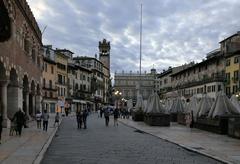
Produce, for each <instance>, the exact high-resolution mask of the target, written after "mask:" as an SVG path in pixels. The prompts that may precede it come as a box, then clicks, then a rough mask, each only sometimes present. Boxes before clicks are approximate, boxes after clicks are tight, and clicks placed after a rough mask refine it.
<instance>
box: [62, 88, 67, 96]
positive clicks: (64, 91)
mask: <svg viewBox="0 0 240 164" xmlns="http://www.w3.org/2000/svg"><path fill="white" fill-rule="evenodd" d="M65 95H66V89H65V88H63V96H65Z"/></svg>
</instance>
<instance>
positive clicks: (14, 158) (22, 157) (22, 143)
mask: <svg viewBox="0 0 240 164" xmlns="http://www.w3.org/2000/svg"><path fill="white" fill-rule="evenodd" d="M53 122H54V115H50V120H49V126H48V127H49V128H48V131H47V132H45V131H42V129H37V127H36V126H37V125H36V122H35V121H32V122H30V123H29V124H28V126H29V128H23V131H22V136H21V137H19V136H16V135H14V136H9V129H5V128H4V129H3V136H2V144H0V163H1V164H32V163H34V161H35V160H36V158H37V157H38V156H39V154H40V152H41V151H42V149H43V148H44V145H45V144H46V143H47V141H48V140H49V139H50V137H51V135H53V134H54V133H55V132H56V130H57V128H56V127H53Z"/></svg>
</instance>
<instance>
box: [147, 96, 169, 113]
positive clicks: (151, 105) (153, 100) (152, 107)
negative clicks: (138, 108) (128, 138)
mask: <svg viewBox="0 0 240 164" xmlns="http://www.w3.org/2000/svg"><path fill="white" fill-rule="evenodd" d="M146 113H150V114H158V113H165V109H164V108H163V106H162V104H161V103H160V99H159V96H158V94H157V93H154V94H152V95H151V96H150V97H149V100H148V106H147V111H146Z"/></svg>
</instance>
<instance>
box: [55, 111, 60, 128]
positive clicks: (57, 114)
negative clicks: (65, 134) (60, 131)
mask: <svg viewBox="0 0 240 164" xmlns="http://www.w3.org/2000/svg"><path fill="white" fill-rule="evenodd" d="M59 119H60V117H59V113H58V112H57V113H56V116H55V122H54V127H55V124H56V123H57V124H58V126H59Z"/></svg>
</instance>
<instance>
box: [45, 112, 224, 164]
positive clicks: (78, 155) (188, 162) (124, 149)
mask: <svg viewBox="0 0 240 164" xmlns="http://www.w3.org/2000/svg"><path fill="white" fill-rule="evenodd" d="M50 163H58V164H61V163H81V164H85V163H88V164H120V163H121V164H128V163H129V164H158V163H159V164H160V163H161V164H165V163H169V164H173V163H174V164H179V163H180V164H193V163H199V164H207V163H211V164H212V163H220V162H218V161H215V160H213V159H211V158H208V157H205V156H202V155H200V154H197V153H194V152H190V151H187V150H185V149H183V148H181V147H179V146H176V145H174V144H172V143H169V142H166V141H164V140H162V139H159V138H156V137H154V136H151V135H148V134H146V133H142V132H141V131H136V130H135V129H132V128H130V127H127V126H125V125H122V124H119V126H118V127H114V126H113V120H112V119H110V126H109V127H105V125H104V119H103V118H97V116H96V115H91V116H89V117H88V129H86V130H84V129H80V130H78V129H77V128H76V120H75V117H68V118H64V120H63V122H62V124H61V126H60V128H59V130H58V132H57V133H56V136H55V137H54V139H53V141H52V143H51V145H50V147H49V148H48V150H47V152H46V154H45V156H44V159H43V161H42V164H50Z"/></svg>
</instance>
